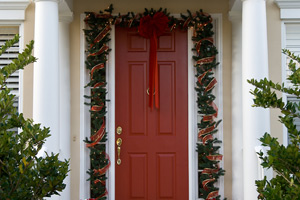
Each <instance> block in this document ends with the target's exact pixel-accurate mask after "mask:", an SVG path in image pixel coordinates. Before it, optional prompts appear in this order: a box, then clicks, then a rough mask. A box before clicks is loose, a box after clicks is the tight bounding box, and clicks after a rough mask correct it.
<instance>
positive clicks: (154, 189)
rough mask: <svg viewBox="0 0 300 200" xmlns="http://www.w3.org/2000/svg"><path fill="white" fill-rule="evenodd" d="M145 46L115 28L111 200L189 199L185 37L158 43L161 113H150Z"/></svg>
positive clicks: (131, 34) (133, 35)
mask: <svg viewBox="0 0 300 200" xmlns="http://www.w3.org/2000/svg"><path fill="white" fill-rule="evenodd" d="M149 45H150V41H149V40H147V39H144V38H142V37H140V36H139V35H138V33H137V31H136V29H131V30H129V29H127V28H121V27H116V48H115V50H116V113H115V115H116V128H117V127H118V126H120V127H122V133H121V134H120V135H118V134H116V139H118V138H122V145H121V154H120V159H121V164H120V165H118V164H117V163H116V200H129V199H130V200H131V199H132V200H133V199H134V200H159V199H164V200H173V199H174V200H175V199H177V200H188V85H187V83H188V81H187V79H188V70H187V32H182V31H176V32H173V33H167V34H165V35H163V36H161V37H160V38H159V40H158V52H157V59H158V65H159V73H160V77H159V81H160V109H156V108H153V110H151V108H150V107H149V106H148V105H149V103H148V102H149V98H148V95H147V88H148V87H149V86H148V82H149V80H148V76H149V75H148V73H149V66H148V64H149V60H148V58H149ZM116 152H117V147H116ZM117 158H118V155H117V153H116V160H117Z"/></svg>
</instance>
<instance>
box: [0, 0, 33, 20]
mask: <svg viewBox="0 0 300 200" xmlns="http://www.w3.org/2000/svg"><path fill="white" fill-rule="evenodd" d="M29 4H30V1H29V0H17V1H16V0H0V21H3V20H8V21H24V20H25V10H26V8H27V6H28V5H29Z"/></svg>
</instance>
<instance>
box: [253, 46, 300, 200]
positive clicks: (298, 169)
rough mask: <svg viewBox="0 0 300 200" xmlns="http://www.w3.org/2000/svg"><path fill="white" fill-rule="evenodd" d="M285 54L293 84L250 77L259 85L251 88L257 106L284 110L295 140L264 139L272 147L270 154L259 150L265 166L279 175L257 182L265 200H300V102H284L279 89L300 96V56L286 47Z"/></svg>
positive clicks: (263, 143) (287, 124)
mask: <svg viewBox="0 0 300 200" xmlns="http://www.w3.org/2000/svg"><path fill="white" fill-rule="evenodd" d="M283 53H284V54H286V56H288V57H289V58H290V59H291V61H290V62H289V65H288V67H289V69H290V70H291V72H292V73H291V75H290V76H288V80H289V81H290V82H291V84H292V86H291V87H286V86H285V85H284V84H283V83H282V84H278V83H276V84H275V83H273V82H272V81H270V80H267V79H266V78H265V79H263V80H260V81H257V80H254V79H252V80H248V82H249V83H251V84H252V85H254V86H255V89H254V90H253V91H251V93H252V94H253V95H254V97H255V98H254V106H255V107H263V108H277V109H280V110H281V113H282V116H279V121H280V122H281V123H282V124H284V125H285V127H286V128H287V130H288V134H289V137H290V139H291V140H290V144H288V146H284V145H281V144H280V143H279V142H278V141H277V138H274V137H271V136H270V134H268V133H265V135H264V136H263V137H262V138H260V141H261V142H262V145H263V146H265V147H267V148H268V150H267V155H264V154H263V153H262V152H260V153H258V154H259V157H260V159H261V160H262V164H261V165H262V166H263V167H264V168H273V170H274V171H275V172H276V174H277V175H276V177H274V178H272V179H271V180H270V181H268V180H267V179H266V177H265V178H264V180H257V181H256V185H257V191H258V192H259V196H258V199H264V200H273V199H274V200H275V199H276V200H278V199H280V200H296V199H300V152H299V145H300V132H299V130H297V128H296V125H295V119H296V118H300V113H299V110H300V103H297V102H293V101H287V102H284V101H283V100H282V98H278V97H277V94H276V91H277V92H283V93H286V94H288V95H292V96H295V97H296V98H300V90H299V86H300V69H299V68H298V67H297V63H300V58H299V57H298V56H295V55H294V54H293V53H291V52H290V51H288V50H283Z"/></svg>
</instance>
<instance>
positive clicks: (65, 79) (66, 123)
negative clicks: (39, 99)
mask: <svg viewBox="0 0 300 200" xmlns="http://www.w3.org/2000/svg"><path fill="white" fill-rule="evenodd" d="M59 78H60V84H59V85H60V86H59V89H60V91H59V96H60V99H59V101H60V102H59V104H60V105H59V109H60V121H59V123H60V124H59V126H60V141H59V158H60V159H61V160H65V159H67V160H68V159H70V157H71V82H70V81H71V79H70V42H69V23H68V22H61V21H60V22H59ZM64 183H65V184H66V188H65V189H64V190H63V192H62V193H61V197H60V198H61V199H63V200H70V199H71V186H70V185H71V177H70V172H69V174H68V176H67V177H66V178H65V180H64Z"/></svg>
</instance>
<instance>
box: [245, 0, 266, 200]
mask: <svg viewBox="0 0 300 200" xmlns="http://www.w3.org/2000/svg"><path fill="white" fill-rule="evenodd" d="M242 17H243V19H242V22H243V25H242V27H243V31H242V41H243V42H242V74H243V75H242V88H243V93H242V95H243V165H244V167H243V168H244V172H243V174H244V177H243V179H244V198H243V199H244V200H253V199H257V196H258V193H257V192H256V186H255V180H257V179H259V178H260V177H259V170H261V168H260V166H259V164H258V157H257V155H256V152H255V147H256V146H259V145H260V142H259V140H258V138H260V137H261V136H262V135H263V134H264V133H265V132H269V131H270V115H269V110H268V109H263V108H254V107H252V106H251V105H253V96H252V95H251V94H250V93H249V91H250V89H253V88H254V87H252V86H251V85H250V84H248V83H247V79H252V78H255V79H263V78H264V77H268V50H267V24H266V1H265V0H244V1H243V16H242Z"/></svg>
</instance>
